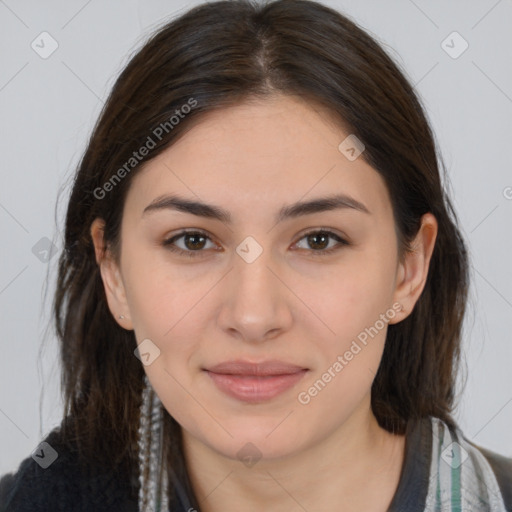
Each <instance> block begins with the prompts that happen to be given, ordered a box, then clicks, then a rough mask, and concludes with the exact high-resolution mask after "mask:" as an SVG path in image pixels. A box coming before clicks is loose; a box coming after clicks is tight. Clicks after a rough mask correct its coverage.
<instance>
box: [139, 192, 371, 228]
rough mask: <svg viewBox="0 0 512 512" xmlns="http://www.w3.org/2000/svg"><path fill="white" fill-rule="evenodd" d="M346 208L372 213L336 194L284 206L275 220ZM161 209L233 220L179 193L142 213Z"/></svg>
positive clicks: (210, 206) (205, 204) (227, 220)
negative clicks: (180, 195)
mask: <svg viewBox="0 0 512 512" xmlns="http://www.w3.org/2000/svg"><path fill="white" fill-rule="evenodd" d="M345 208H348V209H352V210H356V211H359V212H363V213H367V214H370V210H368V208H367V207H366V206H365V205H364V204H363V203H361V202H360V201H357V200H356V199H354V198H352V197H350V196H347V195H345V194H336V195H332V196H327V197H319V198H316V199H312V200H310V201H303V202H297V203H293V204H290V205H286V206H283V207H282V208H281V209H280V210H279V212H278V213H277V215H276V219H275V221H276V223H278V222H282V221H284V220H287V219H292V218H296V217H300V216H302V215H310V214H313V213H320V212H327V211H332V210H339V209H345ZM161 210H175V211H179V212H184V213H190V214H192V215H197V216H199V217H205V218H209V219H214V220H219V221H221V222H224V223H226V224H230V223H231V222H232V220H231V214H230V213H229V212H228V211H227V210H225V209H223V208H221V207H220V206H215V205H212V204H207V203H202V202H200V201H193V200H190V199H186V198H184V197H179V196H177V195H165V196H160V197H157V198H156V199H155V200H153V201H152V202H151V203H150V204H149V205H148V206H146V208H144V211H143V212H142V215H143V216H144V215H146V214H147V213H150V212H155V211H161Z"/></svg>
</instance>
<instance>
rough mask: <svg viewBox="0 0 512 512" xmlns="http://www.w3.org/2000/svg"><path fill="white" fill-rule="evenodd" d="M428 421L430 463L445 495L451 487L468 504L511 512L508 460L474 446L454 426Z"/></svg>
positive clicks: (510, 460) (511, 471)
mask: <svg viewBox="0 0 512 512" xmlns="http://www.w3.org/2000/svg"><path fill="white" fill-rule="evenodd" d="M431 420H432V432H433V446H434V451H435V452H437V457H435V459H437V460H435V461H434V463H435V465H436V466H437V468H438V473H439V474H440V475H444V476H445V480H446V482H447V483H448V485H449V486H450V487H451V489H449V490H448V494H449V495H452V494H453V489H454V485H455V487H459V488H460V491H459V492H460V498H461V499H462V500H468V503H470V502H471V503H473V502H474V503H481V504H482V503H486V504H489V505H491V504H493V506H494V507H496V508H492V510H500V511H501V510H506V511H511V512H512V458H510V457H507V456H504V455H500V454H498V453H496V452H494V451H491V450H489V449H487V448H484V447H482V446H480V445H478V444H476V443H475V442H473V441H471V440H470V439H468V438H467V437H466V436H465V435H464V433H463V432H462V430H461V429H460V428H459V427H458V426H456V427H455V428H449V427H448V426H447V425H446V423H444V422H443V421H441V420H440V419H438V418H431ZM441 490H443V489H441ZM503 506H504V507H505V509H503Z"/></svg>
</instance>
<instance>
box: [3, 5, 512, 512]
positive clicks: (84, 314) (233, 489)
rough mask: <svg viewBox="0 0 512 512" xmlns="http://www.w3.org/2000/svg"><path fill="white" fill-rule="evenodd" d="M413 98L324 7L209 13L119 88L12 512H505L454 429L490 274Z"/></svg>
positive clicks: (504, 483)
mask: <svg viewBox="0 0 512 512" xmlns="http://www.w3.org/2000/svg"><path fill="white" fill-rule="evenodd" d="M437 162H438V161H437V154H436V148H435V145H434V142H433V137H432V133H431V130H430V128H429V125H428V123H427V121H426V119H425V115H424V113H423V110H422V108H421V106H420V103H419V102H418V99H417V97H416V95H415V93H414V91H413V90H412V88H411V86H410V84H409V83H408V82H407V81H406V80H405V78H404V77H403V75H402V74H401V72H400V71H399V70H398V69H397V67H396V65H395V64H394V63H393V62H392V61H391V60H390V58H389V57H388V56H387V55H386V54H385V53H384V52H383V50H382V49H381V48H380V47H379V46H378V45H377V44H376V43H375V41H373V40H372V39H371V38H370V37H369V36H368V35H367V34H366V33H364V32H363V31H362V30H361V29H359V28H358V27H357V26H356V25H354V24H353V23H352V22H350V21H349V20H348V19H346V18H345V17H343V16H342V15H340V14H339V13H337V12H335V11H333V10H331V9H329V8H327V7H324V6H322V5H320V4H317V3H315V2H309V1H302V0H277V1H275V2H272V3H269V4H267V5H258V4H253V3H250V2H247V1H234V2H215V3H209V4H204V5H202V6H200V7H197V8H194V9H192V10H190V11H189V12H187V13H185V14H184V15H183V16H181V17H180V18H178V19H176V20H174V21H172V22H171V23H169V24H168V25H167V26H165V27H163V28H162V29H161V30H159V31H158V32H157V33H156V34H155V35H154V36H153V37H152V38H151V40H150V41H148V42H147V43H146V45H145V46H144V47H143V48H142V49H141V50H140V51H139V52H138V53H137V54H136V55H135V56H134V57H133V58H132V59H131V61H130V62H129V64H128V66H127V67H126V69H125V70H124V71H123V72H122V74H121V75H120V77H119V79H118V80H117V82H116V84H115V86H114V88H113V91H112V93H111V95H110V97H109V99H108V101H107V103H106V104H105V107H104V110H103V112H102V114H101V116H100V119H99V121H98V123H97V125H96V127H95V130H94V133H93V134H92V136H91V139H90V141H89V144H88V147H87V149H86V152H85V154H84V156H83V159H82V161H81V163H80V165H79V168H78V171H77V174H76V179H75V182H74V186H73V190H72V194H71V198H70V201H69V206H68V211H67V217H66V231H65V251H64V252H63V254H62V256H61V259H60V266H59V278H58V287H57V293H56V298H55V320H56V325H57V330H58V335H59V339H60V342H61V354H62V365H63V374H62V381H63V388H64V391H65V397H66V404H65V405H66V410H65V417H64V418H63V421H62V425H61V428H59V429H56V430H54V431H53V432H52V433H51V434H50V435H49V436H48V437H47V438H46V439H45V440H44V442H43V443H42V444H41V445H39V446H38V448H37V450H36V451H35V452H34V453H33V454H32V457H28V458H27V459H26V460H25V461H23V462H22V464H21V466H20V468H19V469H18V472H17V473H16V474H15V475H6V476H5V477H4V479H3V480H2V482H1V484H0V489H1V491H0V495H1V496H2V503H3V505H4V508H3V510H8V511H23V510H123V511H129V510H180V511H185V510H188V511H192V510H201V511H202V512H205V511H206V512H210V511H212V512H215V511H220V510H244V511H245V510H320V509H321V510H326V511H331V510H332V511H338V510H350V511H356V510H357V511H359V510H372V511H385V510H391V511H399V510H400V511H402V510H407V511H416V510H417V511H420V510H421V511H422V510H486V511H487V510H488V511H493V512H494V511H505V510H511V507H512V460H511V459H507V458H505V457H502V456H500V455H498V454H496V453H493V452H490V451H488V450H486V449H485V448H483V447H479V446H476V445H474V444H473V443H471V442H470V441H469V440H467V439H466V438H465V437H464V435H463V433H462V432H461V431H460V429H459V428H458V426H457V425H456V422H455V421H454V419H453V417H452V415H451V411H452V410H453V407H454V398H455V396H454V384H455V378H456V374H455V369H456V368H457V365H458V360H459V354H460V347H461V325H462V320H463V316H464V310H465V302H466V295H467V288H468V262H467V254H466V249H465V245H464V242H463V240H462V239H461V236H460V233H459V230H458V228H457V221H456V216H455V214H454V212H453V210H452V207H451V204H450V201H449V198H448V197H447V196H446V194H445V192H444V190H443V188H442V185H441V180H440V173H439V169H438V163H437Z"/></svg>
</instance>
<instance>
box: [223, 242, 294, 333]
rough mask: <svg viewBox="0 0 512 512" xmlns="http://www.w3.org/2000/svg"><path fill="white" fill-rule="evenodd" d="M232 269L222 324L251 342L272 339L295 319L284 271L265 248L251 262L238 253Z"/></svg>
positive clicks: (225, 294)
mask: <svg viewBox="0 0 512 512" xmlns="http://www.w3.org/2000/svg"><path fill="white" fill-rule="evenodd" d="M233 260H234V261H233V269H232V270H231V272H229V274H228V275H227V276H226V279H225V280H224V281H225V282H224V284H223V287H222V289H223V292H222V306H221V310H220V312H219V316H218V322H219V326H220V328H221V329H222V330H224V331H225V332H227V333H228V334H229V335H230V336H232V337H237V338H238V339H240V340H244V341H248V342H258V341H266V340H268V339H273V338H275V337H276V336H278V335H279V334H280V333H282V332H285V331H286V330H288V329H289V328H290V326H291V324H292V321H293V314H292V309H291V308H292V304H290V303H289V301H291V300H292V298H293V294H292V293H290V291H289V290H288V289H287V287H286V285H285V284H283V281H285V280H284V279H283V276H282V275H280V274H282V271H280V270H279V267H278V266H277V265H276V264H275V262H273V261H272V258H271V251H265V250H264V251H263V252H262V253H261V254H260V255H259V256H258V257H257V258H256V259H255V260H254V261H252V262H251V263H249V262H248V261H246V260H244V259H243V258H242V257H240V256H238V254H236V253H235V255H234V258H233Z"/></svg>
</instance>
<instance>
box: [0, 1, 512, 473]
mask: <svg viewBox="0 0 512 512" xmlns="http://www.w3.org/2000/svg"><path fill="white" fill-rule="evenodd" d="M196 3H197V2H178V1H165V0H158V1H157V0H152V1H146V2H142V1H141V2H138V1H136V0H128V1H127V0H123V1H121V0H112V1H109V2H101V1H99V0H92V1H69V0H68V1H66V2H64V0H61V1H57V0H53V1H46V2H44V3H43V2H37V1H35V0H32V1H16V2H15V1H14V0H5V1H0V39H1V46H0V48H1V49H2V50H1V66H0V116H1V124H2V132H1V138H0V148H1V152H0V154H1V158H2V164H1V170H0V173H1V187H0V226H1V228H0V236H1V240H2V260H1V262H2V263H1V266H0V314H1V327H2V340H1V359H0V360H1V372H0V434H1V444H2V449H1V453H2V456H1V458H0V474H2V473H4V472H6V471H8V470H13V469H15V468H16V467H17V465H18V464H19V462H20V461H21V459H22V458H24V457H27V456H29V454H30V453H31V452H32V450H34V449H35V448H36V446H37V445H38V443H39V442H40V440H41V438H42V437H43V436H44V435H45V434H46V433H47V432H49V431H50V430H51V429H52V428H53V427H54V426H56V425H57V424H58V423H59V421H60V417H61V411H62V406H61V398H60V391H59V378H60V377H59V367H58V353H57V345H56V341H55V339H54V338H53V336H52V334H51V332H50V333H49V334H47V338H48V340H49V341H48V342H47V345H46V346H47V348H46V350H45V351H44V352H42V353H40V348H41V345H42V340H43V339H44V337H45V331H46V329H47V325H48V321H49V315H48V312H49V306H50V302H51V293H52V289H53V281H54V277H55V264H56V261H57V257H55V256H54V257H52V258H50V261H49V263H44V262H42V261H40V259H39V258H38V257H37V256H36V255H35V254H34V253H33V250H32V248H33V247H34V245H36V244H37V243H38V242H39V241H40V240H41V239H42V238H44V237H47V238H50V239H54V240H55V243H56V245H57V248H58V249H60V248H61V237H60V234H59V231H58V229H59V228H61V227H62V220H63V212H64V206H65V203H66V199H67V195H68V192H69V180H70V177H71V176H72V173H73V170H74V168H75V166H76V164H77V162H78V160H79V158H80V156H81V154H82V152H83V150H84V147H85V143H86V141H87V137H88V135H89V133H90V131H91V128H92V125H93V123H94V121H95V120H96V118H97V116H98V114H99V111H100V108H101V106H102V102H103V99H104V98H106V95H107V93H108V91H109V90H110V88H111V86H112V85H113V81H114V79H115V77H116V76H117V74H118V73H119V71H120V70H121V69H122V67H123V65H124V64H126V62H127V59H128V56H129V55H130V54H131V53H132V52H133V51H134V50H135V49H136V48H138V47H139V46H140V44H141V43H142V42H143V41H144V40H145V38H146V37H147V36H148V34H149V33H150V32H151V31H152V30H153V29H154V28H155V27H157V26H158V25H161V24H162V23H163V22H164V21H165V19H166V18H168V17H169V16H173V15H175V14H177V13H179V12H183V11H184V10H186V9H187V8H188V7H191V6H192V5H195V4H196ZM324 3H325V4H327V5H329V6H331V7H334V8H337V9H339V10H341V11H342V12H344V13H345V14H347V15H348V16H349V17H351V18H353V19H354V20H355V21H357V22H359V23H360V24H361V25H362V26H363V27H364V28H366V29H367V30H368V31H369V32H370V33H372V34H373V35H374V36H375V37H376V38H377V39H378V40H379V41H380V42H381V43H383V44H384V45H385V47H386V48H387V49H388V51H389V52H390V53H391V55H392V56H393V57H394V58H395V59H396V60H397V61H398V63H399V64H400V65H401V66H402V67H403V68H404V69H405V70H406V73H407V75H408V76H409V78H410V80H411V81H412V82H413V83H414V84H415V85H416V87H417V90H418V92H419V94H420V96H421V97H422V99H423V101H424V103H425V106H426V108H427V112H428V115H429V118H430V120H431V122H432V125H433V128H434V131H435V133H436V136H437V138H438V141H439V144H440V147H441V150H442V154H443V157H444V159H445V162H446V165H447V168H448V169H449V173H450V176H451V182H452V189H453V195H454V200H455V206H456V208H457V211H458V214H459V216H460V219H461V223H462V227H463V230H464V232H465V235H466V238H467V241H468V244H469V246H470V250H471V254H472V258H473V267H472V275H473V285H472V292H471V296H472V305H471V307H470V311H469V313H468V318H467V322H466V333H465V345H464V354H465V359H466V361H467V374H468V380H467V385H466V388H465V390H464V392H463V394H462V398H461V402H460V405H459V407H458V408H457V411H456V418H457V419H458V422H459V425H460V427H461V428H462V430H463V432H464V433H465V435H466V437H468V438H469V439H471V440H473V441H474V442H476V443H478V444H481V445H483V446H486V447H488V448H491V449H493V450H495V451H499V452H500V453H503V454H506V455H508V456H512V435H511V432H512V428H511V427H512V371H511V368H510V364H511V361H512V343H511V335H510V332H511V329H512V272H511V269H510V261H511V258H510V254H511V252H512V229H511V227H510V219H511V214H512V175H511V172H510V168H511V166H510V164H511V159H512V158H511V156H510V155H511V152H510V146H511V142H512V138H511V135H512V70H511V60H510V54H511V50H512V30H511V29H510V27H512V1H511V0H500V1H496V0H481V1H480V0H478V1H477V0H472V1H468V0H459V1H450V2H445V1H443V0H436V1H426V0H414V1H412V0H396V1H387V2H382V1H380V0H344V1H341V0H339V1H334V0H333V1H325V2H324ZM43 31H47V32H48V33H49V34H51V36H52V37H53V38H54V39H55V40H56V41H57V43H58V49H57V50H56V51H55V52H54V53H53V54H52V55H51V56H49V57H48V58H47V59H43V58H41V57H40V56H39V55H38V53H36V52H35V51H34V50H33V49H32V48H31V43H32V41H34V40H35V43H34V44H39V46H40V47H42V46H43V44H44V47H45V48H46V49H48V48H49V47H50V46H49V44H50V41H49V39H46V40H45V42H43V43H42V42H41V37H45V36H41V37H40V36H39V35H40V34H41V33H42V32H43ZM453 31H457V32H458V33H459V34H460V35H461V36H462V37H463V38H464V39H465V40H466V41H467V43H468V44H469V48H468V49H467V50H466V51H465V52H464V53H463V54H462V55H460V56H459V57H458V58H456V59H454V58H452V57H451V56H449V55H448V54H447V53H446V52H445V50H444V49H443V47H442V46H441V44H442V41H443V40H445V39H446V38H447V36H449V34H451V33H452V32H453ZM461 44H462V41H461V40H458V39H457V38H455V39H454V38H453V37H452V38H449V39H448V40H447V42H446V43H445V45H449V46H451V47H452V48H451V50H450V51H451V52H452V53H453V52H457V51H458V50H460V49H461V48H462V46H461ZM40 51H42V48H41V49H40ZM62 187H64V188H63V193H62V198H61V203H60V206H59V208H58V210H57V214H56V217H57V224H56V220H55V203H56V199H57V191H58V190H59V189H60V188H62ZM39 244H43V247H44V244H45V242H44V241H43V242H39ZM36 252H37V251H36ZM39 257H41V253H39ZM48 272H50V281H49V288H48V294H47V296H46V298H44V296H43V290H44V284H45V282H46V279H47V273H48ZM463 372H464V373H465V372H466V369H465V368H463Z"/></svg>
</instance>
